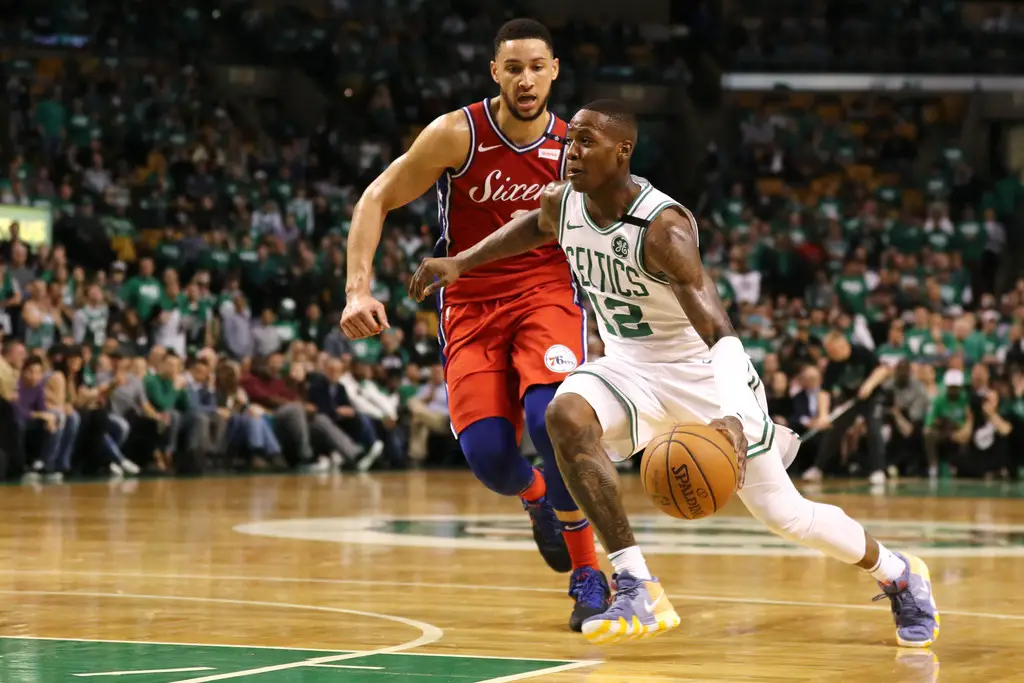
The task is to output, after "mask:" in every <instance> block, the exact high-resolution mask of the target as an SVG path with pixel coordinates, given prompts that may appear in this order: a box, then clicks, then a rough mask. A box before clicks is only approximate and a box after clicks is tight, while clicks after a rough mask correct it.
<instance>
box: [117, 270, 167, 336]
mask: <svg viewBox="0 0 1024 683" xmlns="http://www.w3.org/2000/svg"><path fill="white" fill-rule="evenodd" d="M153 271H154V266H153V259H151V258H144V259H141V260H140V261H139V274H138V275H135V276H132V277H130V278H128V279H127V280H126V281H125V283H124V286H122V287H121V291H120V293H119V295H118V296H119V298H120V299H121V301H122V302H124V304H125V305H126V306H128V307H129V308H132V309H134V310H135V312H136V313H138V315H139V320H141V321H142V322H143V324H145V323H147V322H148V321H149V319H150V317H152V315H153V313H154V312H155V311H156V310H157V306H158V305H159V303H160V299H161V297H162V296H163V293H164V288H163V286H162V285H161V284H160V281H159V280H157V279H156V277H154V275H153Z"/></svg>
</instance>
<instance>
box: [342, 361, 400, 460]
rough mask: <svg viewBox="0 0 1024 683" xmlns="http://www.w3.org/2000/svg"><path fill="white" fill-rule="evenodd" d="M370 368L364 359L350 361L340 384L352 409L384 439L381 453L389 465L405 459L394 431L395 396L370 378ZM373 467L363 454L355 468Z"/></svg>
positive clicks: (396, 401) (396, 406)
mask: <svg viewBox="0 0 1024 683" xmlns="http://www.w3.org/2000/svg"><path fill="white" fill-rule="evenodd" d="M372 374H373V373H372V368H371V367H370V366H369V365H367V364H366V363H364V362H362V361H359V360H355V361H352V365H351V370H350V371H349V372H346V373H345V374H344V375H342V376H341V385H342V386H343V387H345V393H347V394H348V400H349V401H350V402H351V403H352V407H353V408H355V409H356V412H358V413H361V414H363V415H365V416H366V417H368V418H370V420H371V421H372V422H373V427H374V429H375V430H376V432H377V433H376V436H377V438H379V439H380V440H382V441H383V442H384V454H385V455H386V456H387V459H388V461H389V462H391V464H392V465H403V464H404V463H403V462H402V461H403V460H404V459H405V456H404V451H403V449H402V443H401V440H400V439H399V435H398V396H397V395H394V394H391V395H388V394H385V393H384V392H383V391H381V390H380V387H378V386H377V384H376V383H375V382H374V381H373V380H372V379H371V377H372ZM371 467H373V462H372V461H369V462H367V458H365V457H364V458H363V459H362V460H360V461H359V463H358V464H357V465H356V468H357V469H359V470H360V471H362V472H366V471H367V470H369V469H370V468H371Z"/></svg>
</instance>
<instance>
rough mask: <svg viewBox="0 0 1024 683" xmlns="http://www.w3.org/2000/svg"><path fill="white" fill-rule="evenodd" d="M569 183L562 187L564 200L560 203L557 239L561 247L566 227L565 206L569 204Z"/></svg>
mask: <svg viewBox="0 0 1024 683" xmlns="http://www.w3.org/2000/svg"><path fill="white" fill-rule="evenodd" d="M569 190H570V187H569V183H566V184H565V185H564V186H563V187H562V199H561V201H560V202H558V231H557V237H556V239H557V240H558V244H559V246H561V244H562V226H563V225H565V205H566V204H568V203H569Z"/></svg>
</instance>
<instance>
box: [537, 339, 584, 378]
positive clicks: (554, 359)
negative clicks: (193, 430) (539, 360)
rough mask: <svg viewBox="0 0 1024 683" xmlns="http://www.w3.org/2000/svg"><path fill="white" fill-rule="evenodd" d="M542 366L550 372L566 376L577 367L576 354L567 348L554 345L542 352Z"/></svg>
mask: <svg viewBox="0 0 1024 683" xmlns="http://www.w3.org/2000/svg"><path fill="white" fill-rule="evenodd" d="M544 365H546V366H547V368H548V370H550V371H551V372H560V373H562V374H566V373H569V372H572V371H573V370H575V369H576V366H577V365H579V361H577V360H576V354H575V353H573V352H572V349H570V348H569V347H568V346H563V345H562V344H555V345H554V346H552V347H550V348H548V350H547V351H545V352H544Z"/></svg>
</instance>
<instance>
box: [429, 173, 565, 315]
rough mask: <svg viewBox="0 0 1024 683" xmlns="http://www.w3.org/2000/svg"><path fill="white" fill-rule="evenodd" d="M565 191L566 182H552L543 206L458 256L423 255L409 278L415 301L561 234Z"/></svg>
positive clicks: (541, 197) (543, 194)
mask: <svg viewBox="0 0 1024 683" xmlns="http://www.w3.org/2000/svg"><path fill="white" fill-rule="evenodd" d="M564 194H565V183H564V182H554V183H549V184H548V186H547V187H545V188H544V191H543V192H542V193H541V196H540V208H539V209H534V210H533V211H530V212H528V213H525V214H523V215H521V216H517V217H516V218H513V219H512V220H511V221H509V222H508V223H506V224H505V225H503V226H501V227H500V228H499V229H497V230H495V231H494V232H492V233H491V234H490V235H488V236H487V237H485V238H484V239H482V240H480V241H479V242H477V243H476V244H474V245H473V246H472V247H470V248H469V249H467V250H466V251H464V252H462V253H460V254H459V255H458V256H454V257H451V258H428V259H423V263H421V264H420V267H419V268H417V269H416V273H415V275H413V276H412V279H411V280H409V296H410V297H412V299H414V300H415V301H423V300H424V299H425V298H427V297H428V296H430V295H431V294H433V293H434V292H436V291H437V290H439V289H441V288H442V287H447V286H448V285H450V284H452V283H453V282H455V281H456V280H458V279H459V276H461V275H462V274H463V273H464V272H466V271H467V270H472V269H473V268H477V267H479V266H482V265H484V264H487V263H491V262H492V261H498V260H500V259H503V258H508V257H509V256H516V255H517V254H523V253H525V252H528V251H530V250H531V249H536V248H537V247H540V246H542V245H545V244H547V243H549V242H551V241H552V239H554V238H555V237H557V236H558V214H559V212H560V211H561V205H562V196H563V195H564Z"/></svg>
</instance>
